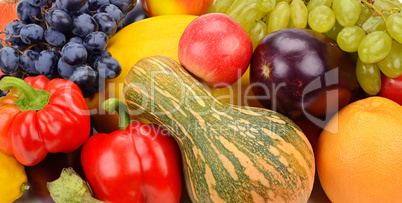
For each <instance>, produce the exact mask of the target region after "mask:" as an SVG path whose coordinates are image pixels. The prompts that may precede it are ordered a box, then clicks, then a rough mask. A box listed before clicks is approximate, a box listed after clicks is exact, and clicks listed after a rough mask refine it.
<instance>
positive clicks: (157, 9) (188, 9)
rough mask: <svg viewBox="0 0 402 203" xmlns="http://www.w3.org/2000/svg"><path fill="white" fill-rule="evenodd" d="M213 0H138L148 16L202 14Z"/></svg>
mask: <svg viewBox="0 0 402 203" xmlns="http://www.w3.org/2000/svg"><path fill="white" fill-rule="evenodd" d="M212 2H213V0H140V3H141V6H142V8H143V9H144V10H145V12H146V13H147V15H148V16H150V17H152V16H159V15H171V14H190V15H202V14H205V13H206V12H207V9H208V8H209V6H210V5H211V4H212Z"/></svg>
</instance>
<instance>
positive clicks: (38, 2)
mask: <svg viewBox="0 0 402 203" xmlns="http://www.w3.org/2000/svg"><path fill="white" fill-rule="evenodd" d="M26 1H27V2H29V3H30V4H31V5H32V6H36V7H41V6H44V5H46V4H47V0H26Z"/></svg>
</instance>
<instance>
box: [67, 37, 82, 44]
mask: <svg viewBox="0 0 402 203" xmlns="http://www.w3.org/2000/svg"><path fill="white" fill-rule="evenodd" d="M68 42H76V43H78V44H82V43H84V40H83V39H82V38H81V37H71V38H70V39H69V40H68Z"/></svg>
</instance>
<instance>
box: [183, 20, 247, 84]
mask: <svg viewBox="0 0 402 203" xmlns="http://www.w3.org/2000/svg"><path fill="white" fill-rule="evenodd" d="M178 50H179V60H180V63H181V65H182V66H183V67H184V68H185V69H187V70H188V71H189V72H190V73H192V74H193V75H194V76H195V77H196V78H197V79H199V80H200V81H201V82H204V83H205V84H206V85H208V86H209V87H226V86H228V85H231V84H233V83H235V82H236V81H237V80H238V79H239V78H240V77H241V76H242V75H243V74H244V72H245V71H246V69H247V68H248V65H249V63H250V59H251V55H252V53H253V44H252V42H251V39H250V37H249V36H248V34H247V33H246V32H245V31H244V29H243V28H242V27H241V26H240V25H239V24H238V23H237V22H236V21H234V20H233V19H232V18H230V17H229V16H228V15H226V14H222V13H210V14H205V15H202V16H200V17H198V18H196V19H194V21H192V22H191V23H190V24H189V25H188V26H187V28H186V29H185V30H184V32H183V35H182V36H181V38H180V42H179V49H178Z"/></svg>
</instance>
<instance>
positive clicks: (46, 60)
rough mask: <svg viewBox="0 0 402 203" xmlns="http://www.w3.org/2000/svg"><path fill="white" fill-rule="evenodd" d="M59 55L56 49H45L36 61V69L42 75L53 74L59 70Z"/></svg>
mask: <svg viewBox="0 0 402 203" xmlns="http://www.w3.org/2000/svg"><path fill="white" fill-rule="evenodd" d="M58 61H59V57H58V56H57V54H56V53H55V52H54V51H48V50H43V51H41V52H40V53H39V57H38V60H37V61H36V62H35V69H36V71H38V72H39V74H41V75H46V76H47V75H52V74H53V73H54V72H56V70H57V62H58Z"/></svg>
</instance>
